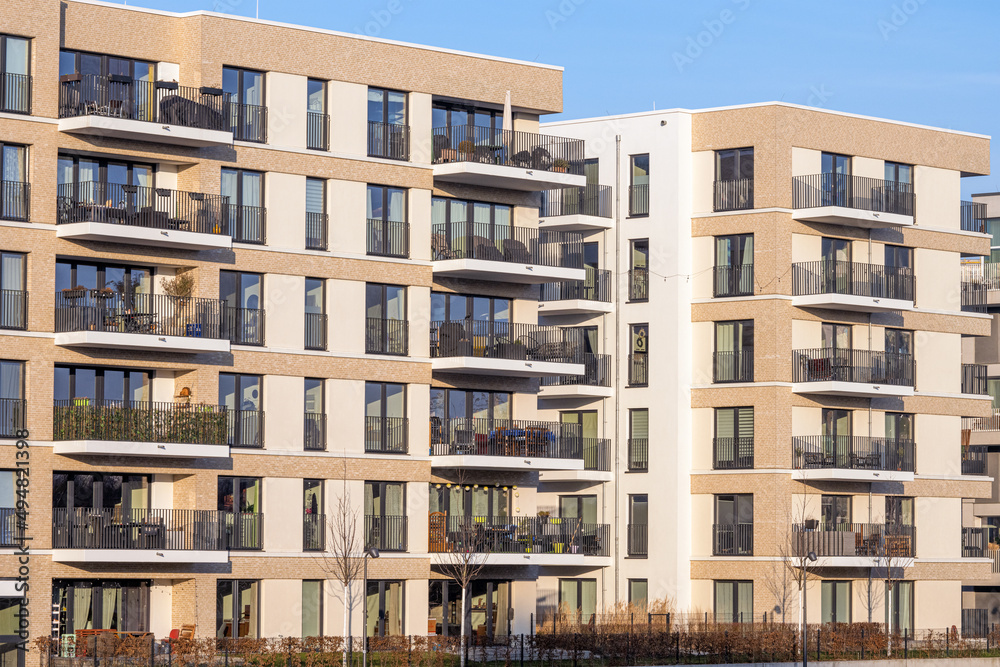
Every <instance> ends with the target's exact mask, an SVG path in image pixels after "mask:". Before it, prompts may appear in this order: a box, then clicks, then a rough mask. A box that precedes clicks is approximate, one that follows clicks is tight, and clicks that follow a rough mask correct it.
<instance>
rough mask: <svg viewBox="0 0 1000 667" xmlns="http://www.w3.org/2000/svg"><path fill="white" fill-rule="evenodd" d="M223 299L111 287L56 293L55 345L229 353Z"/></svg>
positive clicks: (66, 290)
mask: <svg viewBox="0 0 1000 667" xmlns="http://www.w3.org/2000/svg"><path fill="white" fill-rule="evenodd" d="M224 311H225V305H224V302H223V301H221V300H219V299H202V298H195V297H189V296H170V295H168V294H128V293H125V294H122V293H121V292H116V291H114V290H112V289H110V288H104V289H89V290H88V289H65V290H62V291H59V292H56V295H55V333H56V336H55V344H56V345H59V346H62V347H95V348H110V349H130V350H157V351H162V352H181V353H199V352H229V340H228V339H227V336H226V334H225V331H224V330H223V329H224V327H223V313H224Z"/></svg>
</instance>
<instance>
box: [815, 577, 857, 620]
mask: <svg viewBox="0 0 1000 667" xmlns="http://www.w3.org/2000/svg"><path fill="white" fill-rule="evenodd" d="M820 590H821V593H820V595H821V597H822V600H823V603H822V612H821V616H822V622H823V623H850V622H851V582H849V581H824V582H822V583H821V585H820Z"/></svg>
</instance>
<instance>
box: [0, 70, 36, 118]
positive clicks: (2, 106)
mask: <svg viewBox="0 0 1000 667" xmlns="http://www.w3.org/2000/svg"><path fill="white" fill-rule="evenodd" d="M0 112H3V113H23V114H30V113H31V75H30V74H14V73H13V72H2V73H0Z"/></svg>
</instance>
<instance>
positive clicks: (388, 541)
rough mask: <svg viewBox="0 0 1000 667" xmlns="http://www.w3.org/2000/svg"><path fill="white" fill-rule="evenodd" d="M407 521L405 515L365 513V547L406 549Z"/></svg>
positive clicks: (392, 549) (407, 539)
mask: <svg viewBox="0 0 1000 667" xmlns="http://www.w3.org/2000/svg"><path fill="white" fill-rule="evenodd" d="M408 543H409V523H408V522H407V520H406V517H405V516H389V515H376V514H366V515H365V549H372V548H375V549H378V550H379V551H406V549H407V544H408Z"/></svg>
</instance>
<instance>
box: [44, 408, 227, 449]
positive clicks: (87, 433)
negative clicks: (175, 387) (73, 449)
mask: <svg viewBox="0 0 1000 667" xmlns="http://www.w3.org/2000/svg"><path fill="white" fill-rule="evenodd" d="M228 414H229V411H228V410H227V409H226V407H225V406H222V405H206V404H200V403H195V404H191V403H163V402H151V401H108V400H104V401H98V400H97V399H91V398H72V399H69V400H61V401H53V406H52V439H53V440H106V441H111V442H128V441H134V442H162V443H182V444H195V445H224V444H226V424H227V419H228Z"/></svg>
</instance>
